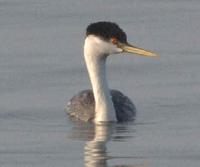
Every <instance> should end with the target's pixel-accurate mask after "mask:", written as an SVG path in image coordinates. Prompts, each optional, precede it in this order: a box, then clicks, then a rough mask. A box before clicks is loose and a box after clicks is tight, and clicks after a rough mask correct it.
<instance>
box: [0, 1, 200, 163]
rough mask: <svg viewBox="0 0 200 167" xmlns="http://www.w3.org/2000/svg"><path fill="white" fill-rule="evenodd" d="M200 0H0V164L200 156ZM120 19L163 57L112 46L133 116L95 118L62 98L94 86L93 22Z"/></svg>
mask: <svg viewBox="0 0 200 167" xmlns="http://www.w3.org/2000/svg"><path fill="white" fill-rule="evenodd" d="M199 6H200V2H199V1H198V0H192V1H186V0H182V1H172V0H171V1H167V2H164V1H163V2H161V1H157V0H150V1H145V0H140V1H139V0H138V1H129V0H126V1H123V3H122V1H119V0H111V1H109V2H105V1H89V0H83V1H80V0H77V1H72V0H68V1H65V0H61V1H53V0H48V1H47V0H41V1H34V0H1V1H0V20H1V21H0V166H3V167H11V166H12V167H13V166H16V167H22V166H24V167H32V166H33V167H35V166H43V167H45V166H46V167H50V166H52V167H53V166H120V165H121V166H134V167H135V166H149V167H154V166H156V167H165V166H166V167H168V166H181V167H188V166H190V167H193V166H194V167H196V166H199V165H200V142H199V138H200V133H199V128H200V123H199V122H200V112H199V108H200V103H199V101H200V89H199V85H200V74H199V71H200V67H199V62H200V56H199V55H200V47H199V43H200V38H199V37H198V34H200V32H199V30H200V23H199V21H198V20H199V18H200V10H199ZM97 20H110V21H114V22H117V23H118V24H119V25H120V26H121V27H122V28H123V29H124V30H125V31H126V32H127V34H128V40H129V41H130V43H133V44H135V45H136V46H138V47H143V48H146V49H150V50H153V51H155V52H157V53H159V54H160V58H159V59H153V58H144V57H137V56H133V55H126V56H120V55H115V56H112V57H110V58H109V60H108V79H109V85H110V87H112V88H115V89H119V90H121V91H122V92H124V93H125V94H126V95H128V96H129V97H130V98H131V99H132V100H133V101H134V103H135V105H136V107H137V110H138V113H137V117H136V121H135V122H133V123H128V124H113V125H106V126H105V125H104V126H103V125H102V126H95V125H93V124H90V123H77V122H74V121H71V120H69V119H68V117H67V115H66V113H65V112H64V104H65V102H66V101H67V100H68V99H70V97H72V96H73V95H74V94H76V93H77V92H78V91H79V90H83V89H87V88H90V83H89V79H88V76H87V71H86V68H85V65H84V60H83V54H82V48H83V40H84V37H85V28H86V26H87V25H88V24H89V23H90V22H93V21H97Z"/></svg>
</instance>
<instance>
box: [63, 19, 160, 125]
mask: <svg viewBox="0 0 200 167" xmlns="http://www.w3.org/2000/svg"><path fill="white" fill-rule="evenodd" d="M122 52H129V53H136V54H140V55H144V56H156V55H155V54H154V53H152V52H149V51H145V50H143V49H140V48H137V47H134V46H132V45H130V44H128V42H127V37H126V34H125V32H124V31H123V30H122V29H121V28H120V27H119V26H118V25H117V24H115V23H111V22H97V23H93V24H90V25H89V26H88V28H87V32H86V38H85V44H84V57H85V62H86V66H87V70H88V73H89V77H90V81H91V84H92V90H85V91H82V92H80V93H79V94H77V95H76V96H74V97H73V98H72V99H71V100H70V101H69V102H68V104H67V111H68V113H69V115H70V116H72V117H75V118H77V119H79V120H83V121H93V122H95V123H98V122H110V121H115V122H116V121H130V120H133V119H134V116H135V114H136V109H135V106H134V105H133V103H132V102H131V100H130V99H129V98H128V97H126V96H124V95H123V94H122V93H121V92H120V91H117V90H110V89H109V88H108V83H107V80H106V59H107V57H108V56H109V55H111V54H117V53H122Z"/></svg>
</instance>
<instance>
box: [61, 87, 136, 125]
mask: <svg viewBox="0 0 200 167" xmlns="http://www.w3.org/2000/svg"><path fill="white" fill-rule="evenodd" d="M110 94H111V96H112V101H113V105H114V108H115V112H116V117H117V121H118V122H125V121H132V120H134V118H135V115H136V108H135V106H134V104H133V103H132V102H131V100H130V99H129V98H128V97H127V96H125V95H123V94H122V93H121V92H120V91H118V90H110ZM65 109H66V111H67V113H68V114H69V115H70V116H71V117H73V118H75V119H78V120H82V121H93V120H94V118H95V100H94V95H93V92H92V90H83V91H81V92H80V93H78V94H77V95H75V96H74V97H72V98H71V100H70V101H69V102H68V103H67V105H66V106H65Z"/></svg>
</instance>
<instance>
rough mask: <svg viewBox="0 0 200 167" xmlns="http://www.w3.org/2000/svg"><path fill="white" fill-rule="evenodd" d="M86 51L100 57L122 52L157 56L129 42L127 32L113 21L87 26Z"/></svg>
mask: <svg viewBox="0 0 200 167" xmlns="http://www.w3.org/2000/svg"><path fill="white" fill-rule="evenodd" d="M84 52H85V54H88V53H91V54H90V55H95V56H100V57H102V56H103V57H105V56H108V55H110V54H116V53H122V52H128V53H135V54H138V55H142V56H157V55H156V54H155V53H153V52H150V51H147V50H144V49H141V48H138V47H135V46H133V45H131V44H129V43H128V42H127V36H126V33H125V32H124V31H123V30H122V29H121V28H120V27H119V26H118V25H117V24H115V23H112V22H97V23H92V24H90V25H89V26H88V27H87V31H86V39H85V46H84Z"/></svg>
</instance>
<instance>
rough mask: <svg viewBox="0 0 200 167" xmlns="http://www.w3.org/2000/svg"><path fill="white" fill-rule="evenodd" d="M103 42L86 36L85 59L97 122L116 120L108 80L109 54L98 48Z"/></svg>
mask: <svg viewBox="0 0 200 167" xmlns="http://www.w3.org/2000/svg"><path fill="white" fill-rule="evenodd" d="M101 43H102V40H100V39H99V38H96V37H94V36H90V37H87V38H86V40H85V45H84V56H85V61H86V65H87V69H88V73H89V77H90V81H91V84H92V89H93V93H94V99H95V122H107V121H116V114H115V109H114V106H113V102H112V99H111V95H110V91H109V88H108V84H107V81H106V67H105V65H106V57H107V55H106V54H103V53H101V49H98V48H99V44H101ZM95 44H96V45H95ZM97 45H98V46H97Z"/></svg>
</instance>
